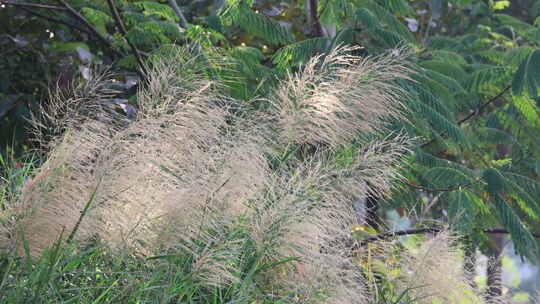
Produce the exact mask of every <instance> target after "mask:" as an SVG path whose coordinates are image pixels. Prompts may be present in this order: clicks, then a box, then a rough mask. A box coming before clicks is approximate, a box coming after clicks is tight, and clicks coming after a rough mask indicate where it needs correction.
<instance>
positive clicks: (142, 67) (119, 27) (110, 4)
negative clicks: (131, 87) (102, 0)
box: [107, 0, 148, 79]
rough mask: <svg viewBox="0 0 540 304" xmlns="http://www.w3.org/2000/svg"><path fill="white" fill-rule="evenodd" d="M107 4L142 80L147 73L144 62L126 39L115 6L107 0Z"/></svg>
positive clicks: (134, 47)
mask: <svg viewBox="0 0 540 304" xmlns="http://www.w3.org/2000/svg"><path fill="white" fill-rule="evenodd" d="M107 4H108V5H109V8H110V10H111V12H112V15H113V18H114V20H115V22H116V25H117V26H118V29H119V30H120V33H121V34H122V36H123V37H124V39H126V42H127V44H128V45H129V47H130V48H131V51H132V53H133V56H135V59H136V60H137V65H139V69H140V73H141V74H142V75H140V76H142V78H143V79H144V78H146V76H147V75H148V73H147V71H146V67H145V65H144V62H143V60H142V58H141V55H140V54H139V50H138V49H137V47H136V46H135V45H134V44H133V43H131V41H130V40H129V39H128V37H127V31H126V27H125V26H124V23H123V22H122V19H121V18H120V14H119V13H118V10H117V9H116V6H115V5H114V3H113V2H112V0H107Z"/></svg>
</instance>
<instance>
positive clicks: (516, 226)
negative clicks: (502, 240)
mask: <svg viewBox="0 0 540 304" xmlns="http://www.w3.org/2000/svg"><path fill="white" fill-rule="evenodd" d="M490 197H491V201H492V202H493V205H494V207H495V211H496V214H497V217H498V218H499V220H500V221H501V223H502V224H503V226H504V227H505V228H506V229H507V230H508V231H509V232H510V236H511V237H512V241H513V242H514V247H515V248H516V251H517V252H518V253H519V254H520V255H521V256H524V257H527V258H528V259H529V260H531V261H533V260H534V259H536V258H538V256H539V252H538V244H537V243H536V240H535V239H534V236H533V235H532V234H531V232H530V231H529V230H528V229H527V228H526V227H525V225H524V224H523V222H522V221H521V220H520V218H519V216H518V215H517V214H516V213H515V212H514V210H512V208H511V207H510V206H509V205H508V203H507V202H506V201H505V200H504V199H503V198H502V197H501V196H500V195H499V194H491V195H490Z"/></svg>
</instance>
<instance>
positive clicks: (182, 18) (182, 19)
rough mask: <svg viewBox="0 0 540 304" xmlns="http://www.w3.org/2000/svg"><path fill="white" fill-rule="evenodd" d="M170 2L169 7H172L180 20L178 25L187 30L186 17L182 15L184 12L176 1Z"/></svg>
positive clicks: (171, 0)
mask: <svg viewBox="0 0 540 304" xmlns="http://www.w3.org/2000/svg"><path fill="white" fill-rule="evenodd" d="M168 1H169V5H170V6H171V7H172V9H173V11H174V13H175V14H176V16H178V20H179V21H178V25H179V26H180V27H181V28H183V29H185V28H187V20H186V17H185V16H184V13H182V10H181V9H180V7H179V6H178V3H176V0H168Z"/></svg>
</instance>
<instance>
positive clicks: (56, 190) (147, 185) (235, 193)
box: [0, 47, 463, 303]
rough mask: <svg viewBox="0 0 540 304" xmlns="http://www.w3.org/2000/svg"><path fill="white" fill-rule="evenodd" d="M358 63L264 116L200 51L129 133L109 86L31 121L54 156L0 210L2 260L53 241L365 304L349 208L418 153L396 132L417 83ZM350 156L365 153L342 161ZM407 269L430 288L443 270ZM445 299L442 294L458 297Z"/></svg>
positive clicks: (289, 88) (263, 289) (326, 72)
mask: <svg viewBox="0 0 540 304" xmlns="http://www.w3.org/2000/svg"><path fill="white" fill-rule="evenodd" d="M354 51H355V49H354V48H347V47H341V48H338V49H335V50H334V51H332V52H331V53H330V54H327V55H326V56H318V57H315V58H313V59H312V60H311V61H309V62H308V63H307V64H306V65H305V66H304V67H303V68H302V69H301V71H300V72H298V73H296V74H292V75H290V76H289V77H288V79H286V80H284V81H282V82H281V83H280V85H279V87H278V88H277V89H276V90H275V93H274V94H272V95H270V96H266V97H264V98H262V102H261V103H262V104H265V105H267V106H265V107H261V109H258V110H254V109H249V108H247V107H246V106H245V105H243V104H242V103H240V102H238V101H236V100H233V99H231V98H228V97H227V96H226V95H225V94H224V93H223V92H224V90H223V88H222V87H221V85H220V83H219V82H217V81H215V80H210V77H208V76H207V75H206V74H205V69H206V68H207V66H208V65H209V64H212V65H215V64H217V63H216V62H214V61H212V60H213V59H211V58H210V59H209V57H208V56H207V55H205V54H204V53H201V52H199V51H197V49H196V48H191V47H181V48H178V49H175V50H173V51H172V52H171V53H169V54H168V55H167V56H164V57H160V58H158V59H156V60H154V62H153V63H152V68H151V72H150V75H149V80H148V83H147V85H146V86H145V87H144V88H142V89H141V90H140V91H139V92H138V96H137V98H138V102H139V107H138V112H137V118H136V119H134V120H129V119H127V118H126V117H125V115H124V114H123V113H121V112H119V111H117V109H115V106H114V103H113V102H111V99H112V98H113V97H112V96H113V92H111V91H109V90H108V89H106V85H105V84H106V83H107V81H106V80H107V79H106V76H98V77H96V78H94V79H93V80H91V81H88V82H85V83H84V84H81V85H78V86H76V87H75V88H74V89H73V90H72V91H71V92H70V95H66V94H65V93H58V94H56V95H54V96H53V98H52V100H51V102H50V103H49V105H48V106H47V107H46V108H44V109H43V112H42V114H43V116H42V117H36V119H35V127H36V132H37V133H38V134H40V135H39V136H40V137H41V138H43V139H44V140H45V141H46V142H50V143H52V144H51V145H50V146H49V147H48V149H49V150H50V152H49V153H48V157H47V160H46V162H45V163H44V164H43V165H42V166H41V168H40V169H39V170H38V172H37V173H36V174H35V176H34V177H33V179H32V180H30V181H29V182H28V183H27V184H26V185H25V187H24V189H23V192H22V196H21V197H20V199H19V200H18V201H17V202H14V203H13V204H12V205H11V208H8V209H6V210H3V211H2V212H3V213H4V214H3V215H4V216H3V218H4V219H8V220H5V221H4V222H2V229H3V231H2V239H0V241H1V242H2V247H3V248H5V249H6V250H12V251H15V252H19V253H21V254H22V253H23V252H24V250H25V248H29V250H30V253H31V255H33V256H37V255H39V254H40V253H41V252H42V251H43V250H44V249H46V248H49V247H51V245H52V244H54V243H55V242H56V241H57V240H58V239H59V238H62V239H63V240H66V241H68V242H72V241H77V242H79V243H85V242H86V241H88V240H89V239H96V238H97V239H99V240H101V241H102V242H103V243H104V244H106V245H107V246H108V247H109V248H111V250H112V252H125V251H126V250H127V251H128V252H132V253H134V254H138V255H144V256H151V255H156V254H164V253H165V254H177V255H182V256H185V257H187V258H186V260H188V261H189V263H188V264H189V267H188V268H189V278H190V280H191V281H193V282H197V284H198V285H197V286H203V287H204V288H210V287H217V288H221V287H225V286H230V285H235V286H238V288H237V290H238V292H239V294H240V295H241V296H243V297H245V296H246V294H249V293H250V292H253V291H254V290H256V291H259V292H260V293H262V294H264V296H265V297H267V298H270V299H281V300H282V301H285V302H286V303H368V302H369V299H370V294H371V293H370V291H369V286H368V285H367V282H366V280H365V278H364V277H363V275H362V267H360V266H359V264H358V263H356V262H355V258H356V257H355V256H354V255H353V254H351V250H350V245H351V243H350V242H345V241H342V240H351V233H350V229H351V227H352V226H354V225H355V224H358V223H357V218H356V217H355V212H354V208H353V206H354V203H353V202H354V200H355V199H356V198H358V197H359V196H361V195H364V194H365V193H366V191H377V192H386V191H388V190H389V189H390V188H391V186H392V182H393V181H395V180H396V179H398V178H399V177H400V174H399V172H400V164H401V161H402V159H403V157H404V156H405V155H407V153H408V147H409V143H410V140H409V139H408V138H407V137H405V136H402V135H393V136H388V135H387V133H388V132H387V127H388V125H389V124H390V123H391V122H392V120H394V119H396V118H401V119H404V115H403V107H402V103H401V101H402V98H401V97H402V96H403V95H404V94H405V93H404V92H403V91H402V90H401V89H400V88H399V86H397V85H396V82H395V81H396V80H398V79H404V80H410V78H409V75H410V73H411V71H410V70H409V69H408V68H407V66H406V65H404V64H402V63H401V62H400V60H401V58H400V57H396V56H393V55H390V54H389V55H385V56H381V57H377V58H361V57H357V56H353V55H351V53H352V52H354ZM223 68H227V67H226V66H224V67H223ZM385 134H386V135H385ZM377 138H378V140H377ZM353 141H354V142H355V145H356V146H355V147H356V148H355V151H356V152H355V153H352V154H351V155H352V156H351V157H350V159H347V160H346V161H345V162H344V161H339V162H338V161H336V159H337V156H336V155H337V153H338V151H343V150H347V149H351V147H352V146H351V142H353ZM368 184H369V187H368V186H367V185H368ZM438 241H441V240H439V239H434V240H433V242H438ZM441 242H442V241H441ZM430 244H432V243H430V242H428V243H426V245H425V246H430ZM443 247H444V246H443ZM443 247H440V246H439V245H438V248H439V249H440V248H443ZM444 248H445V249H448V253H447V254H450V255H452V254H453V253H454V252H453V251H452V250H451V248H450V247H444ZM422 250H423V249H422V248H420V249H419V251H421V252H422ZM425 256H426V257H430V256H432V254H431V253H430V252H429V251H426V253H425ZM435 256H437V257H438V258H440V255H439V254H435ZM407 263H409V265H415V266H413V267H412V269H411V270H410V271H416V272H422V273H424V275H429V274H430V273H434V272H433V267H439V266H440V265H438V264H437V263H431V262H429V261H428V260H426V259H417V260H416V259H412V258H410V259H409V260H407ZM452 269H454V268H451V265H448V269H446V268H445V271H449V272H451V271H453V270H452ZM445 275H446V274H445ZM412 277H416V275H415V276H411V278H412ZM438 281H439V278H431V277H426V282H427V283H430V284H431V283H433V282H438ZM411 283H413V282H411ZM456 284H458V283H456ZM460 284H461V283H460ZM443 285H444V283H441V284H438V285H436V287H437V288H439V289H441V290H439V289H436V292H437V293H439V292H440V293H443V294H444V295H445V296H448V297H453V296H452V295H450V294H448V295H447V294H446V289H444V290H442V288H443ZM453 286H456V288H457V287H463V286H462V285H459V284H458V285H455V284H454V285H453ZM423 288H428V287H423ZM431 290H435V289H431ZM456 291H457V289H456ZM255 300H261V299H255ZM445 303H446V302H445ZM448 303H453V302H448Z"/></svg>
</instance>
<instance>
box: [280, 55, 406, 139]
mask: <svg viewBox="0 0 540 304" xmlns="http://www.w3.org/2000/svg"><path fill="white" fill-rule="evenodd" d="M357 49H358V48H357V47H338V48H336V49H334V50H332V51H331V52H330V54H328V55H326V56H323V55H319V56H315V57H313V58H312V59H311V60H309V62H308V63H307V64H306V65H305V66H303V67H302V69H301V71H300V72H298V73H296V74H293V75H289V77H288V79H287V80H285V81H284V82H283V83H282V85H281V86H280V87H279V88H278V89H277V91H276V93H275V96H274V97H273V98H271V104H272V111H273V112H274V113H273V114H274V116H275V117H276V119H277V126H276V127H277V132H278V134H279V135H278V136H280V138H281V140H280V141H281V142H285V143H300V144H304V143H306V144H326V145H329V146H330V147H336V146H339V145H343V144H345V143H347V142H350V141H352V140H353V139H355V138H357V137H358V135H359V134H376V133H378V132H379V131H381V130H384V129H385V127H386V126H387V125H388V121H389V120H391V119H395V118H400V119H403V118H404V117H403V115H402V110H403V106H402V102H401V100H402V96H404V95H405V94H406V92H405V91H404V90H403V89H401V88H400V87H399V86H398V85H397V84H396V83H395V82H394V81H395V80H398V79H406V80H410V77H409V75H410V74H411V73H412V70H411V69H409V68H408V67H407V65H406V64H405V63H404V62H405V61H404V58H403V56H400V57H397V56H395V55H392V54H391V53H389V54H386V55H384V56H378V57H365V58H363V57H358V56H354V55H351V54H350V53H351V52H354V51H356V50H357Z"/></svg>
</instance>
